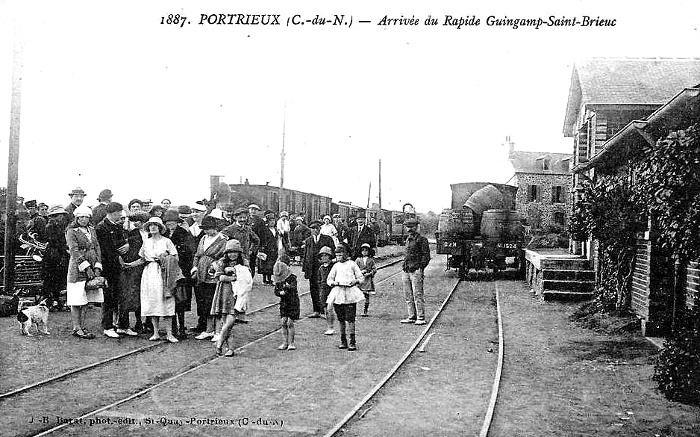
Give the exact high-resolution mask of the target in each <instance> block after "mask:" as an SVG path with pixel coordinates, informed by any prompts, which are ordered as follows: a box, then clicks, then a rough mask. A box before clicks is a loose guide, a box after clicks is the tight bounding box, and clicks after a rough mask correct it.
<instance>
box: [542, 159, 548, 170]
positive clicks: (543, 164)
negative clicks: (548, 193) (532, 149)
mask: <svg viewBox="0 0 700 437" xmlns="http://www.w3.org/2000/svg"><path fill="white" fill-rule="evenodd" d="M542 170H549V158H545V159H543V160H542Z"/></svg>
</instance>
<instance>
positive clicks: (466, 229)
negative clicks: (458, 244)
mask: <svg viewBox="0 0 700 437" xmlns="http://www.w3.org/2000/svg"><path fill="white" fill-rule="evenodd" d="M438 232H440V234H441V235H443V236H445V237H449V238H470V237H471V236H472V235H474V220H473V216H472V211H471V210H470V209H467V208H461V209H444V210H443V211H442V213H440V216H439V217H438Z"/></svg>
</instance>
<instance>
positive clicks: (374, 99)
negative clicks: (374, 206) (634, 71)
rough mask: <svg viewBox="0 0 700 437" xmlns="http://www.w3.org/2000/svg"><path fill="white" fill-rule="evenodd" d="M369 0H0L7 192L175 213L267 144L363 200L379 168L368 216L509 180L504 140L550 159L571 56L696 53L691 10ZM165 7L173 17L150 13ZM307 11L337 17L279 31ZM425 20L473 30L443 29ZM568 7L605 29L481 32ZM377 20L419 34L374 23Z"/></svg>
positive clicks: (303, 180)
mask: <svg viewBox="0 0 700 437" xmlns="http://www.w3.org/2000/svg"><path fill="white" fill-rule="evenodd" d="M379 3H380V2H361V1H353V2H350V1H335V2H327V1H325V2H324V1H305V2H301V1H268V2H254V1H236V2H231V1H226V2H224V1H208V2H196V1H178V0H173V1H151V2H140V1H139V2H136V1H120V2H109V1H107V2H87V1H74V2H68V1H46V2H42V1H32V2H13V1H4V2H0V130H1V131H2V132H3V133H2V134H0V156H1V157H3V158H2V162H3V163H4V164H0V181H2V182H0V186H4V185H6V184H5V183H4V181H6V180H7V168H6V162H7V160H6V158H4V157H7V156H8V143H9V138H10V119H11V114H10V108H11V96H12V91H13V85H12V83H13V82H12V76H13V71H20V75H21V78H22V86H21V100H20V102H21V117H20V158H19V181H18V192H19V194H20V195H21V196H23V197H24V198H25V199H38V200H39V201H43V202H45V203H48V204H55V203H61V204H66V203H68V201H69V198H68V193H69V192H70V191H71V190H72V189H73V188H75V187H77V186H80V187H82V188H83V189H84V190H85V191H86V192H87V198H86V203H87V204H95V203H96V202H97V201H96V199H97V195H98V193H99V191H101V190H102V189H104V188H110V189H111V190H112V191H113V192H114V200H117V201H121V202H123V203H127V202H128V201H129V200H130V199H132V198H134V197H139V198H150V199H152V200H153V201H155V202H159V201H160V200H161V199H162V198H164V197H167V198H170V199H171V200H172V201H173V203H174V204H176V205H177V204H184V203H188V204H191V203H193V202H194V201H195V200H198V199H201V198H203V197H209V176H210V175H222V176H224V181H226V182H228V183H239V182H241V181H243V180H245V179H248V180H249V182H250V183H251V184H265V183H268V182H269V183H270V185H275V186H278V185H279V183H280V152H281V148H282V145H283V144H284V147H285V152H286V155H285V163H284V186H285V187H286V188H290V189H296V190H301V191H308V192H314V193H318V194H322V195H326V196H330V197H332V198H333V199H334V201H337V200H342V201H349V202H352V203H354V204H357V205H360V206H365V205H366V204H367V200H368V192H369V198H370V201H371V202H377V200H378V199H377V198H378V186H379V181H378V173H379V172H378V163H379V160H380V159H381V163H382V187H381V188H382V202H383V205H382V206H383V207H385V208H390V209H401V206H402V204H403V203H405V202H411V203H412V204H413V205H414V206H415V207H416V209H417V210H418V211H419V212H426V211H429V210H432V211H436V212H437V211H440V210H441V209H442V208H445V207H448V206H449V203H450V184H452V183H459V182H470V181H488V182H496V183H505V182H506V181H507V180H508V179H509V178H510V177H511V176H512V167H511V166H510V165H509V163H508V161H507V147H505V146H504V145H503V144H504V143H505V138H506V136H510V137H511V139H512V141H513V142H514V143H515V149H516V150H528V151H549V152H560V153H570V151H571V150H572V148H573V142H572V139H571V138H565V137H564V136H563V133H562V128H563V122H564V115H565V110H566V102H567V97H568V89H569V84H570V80H571V72H572V67H573V65H574V63H575V62H576V61H577V60H578V59H582V58H588V57H593V56H607V57H698V56H700V53H698V51H699V50H700V49H699V48H698V47H700V46H698V44H697V41H699V40H700V38H699V37H700V34H699V33H698V23H700V8H698V7H697V6H695V5H694V3H693V2H692V1H681V0H667V1H665V2H663V3H659V2H658V1H654V2H652V1H638V2H635V4H634V7H632V6H629V5H626V4H625V3H624V2H611V1H598V0H595V1H528V2H522V1H515V0H502V1H490V2H486V1H482V2H464V1H461V2H457V1H442V2H412V1H403V2H381V4H379ZM617 3H620V4H619V5H618V4H617ZM219 13H221V14H236V13H244V14H278V15H279V21H280V23H281V25H280V26H262V25H258V26H252V25H251V26H243V25H226V24H222V25H208V24H206V25H200V24H198V23H199V21H200V19H201V16H202V14H205V17H206V16H208V15H209V14H219ZM169 14H180V15H184V16H187V18H188V20H189V24H186V25H185V26H182V27H180V26H178V25H167V24H160V23H161V19H162V18H161V17H165V19H167V17H168V15H169ZM316 14H318V15H319V16H320V17H329V18H332V17H333V16H334V14H338V15H344V16H345V19H346V20H347V21H348V22H349V20H350V19H352V20H353V22H352V25H349V26H348V25H345V26H328V25H326V26H314V25H313V24H312V23H310V22H309V23H305V24H304V25H296V26H295V25H291V26H287V25H286V24H287V19H292V18H293V17H295V16H297V15H298V16H299V17H301V19H302V20H305V19H312V18H314V17H315V16H316ZM429 15H430V16H431V17H432V18H436V19H437V20H438V25H437V26H427V25H425V24H424V23H425V19H426V18H428V16H429ZM445 15H452V16H454V17H460V16H461V17H467V18H468V17H472V16H473V17H475V18H478V19H479V20H480V24H479V25H478V26H463V27H461V28H457V27H456V26H445V25H443V24H444V21H445ZM584 15H588V16H591V17H601V18H604V19H614V20H616V21H615V23H616V24H615V26H609V27H582V26H569V27H563V26H556V27H554V26H553V27H547V26H542V27H541V28H539V29H534V28H531V27H520V28H518V29H513V28H512V27H508V26H488V25H487V23H486V20H487V18H488V17H489V16H495V17H496V18H505V17H508V18H531V17H542V18H543V19H544V20H545V21H546V20H547V19H548V17H550V16H554V17H556V18H562V17H566V18H574V17H579V20H580V19H581V17H582V16H584ZM385 16H387V17H389V18H401V17H402V16H403V17H404V18H409V19H410V18H414V17H415V18H416V19H417V20H418V22H419V25H416V26H405V25H392V26H382V25H380V24H379V23H380V20H382V18H384V17H385ZM360 20H364V21H369V23H359V21H360ZM15 49H17V52H18V53H21V55H20V57H19V58H14V56H13V53H15ZM13 59H19V61H13ZM18 66H21V68H18ZM370 184H371V187H370Z"/></svg>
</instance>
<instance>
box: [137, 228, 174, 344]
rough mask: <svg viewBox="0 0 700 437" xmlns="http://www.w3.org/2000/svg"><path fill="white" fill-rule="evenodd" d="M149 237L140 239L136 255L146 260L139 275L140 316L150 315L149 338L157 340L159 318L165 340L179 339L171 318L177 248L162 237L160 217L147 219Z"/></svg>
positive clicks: (172, 314)
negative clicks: (162, 324)
mask: <svg viewBox="0 0 700 437" xmlns="http://www.w3.org/2000/svg"><path fill="white" fill-rule="evenodd" d="M145 226H146V230H147V231H148V234H149V238H148V239H146V240H145V241H144V242H143V246H141V250H140V251H139V255H140V256H141V258H143V259H144V260H145V261H146V267H145V268H144V269H143V275H142V276H141V315H143V316H147V317H148V316H151V323H152V324H153V336H152V337H151V338H149V340H153V341H155V340H160V334H159V333H158V328H159V318H160V317H162V318H163V322H164V323H165V330H166V333H167V339H168V341H169V342H171V343H177V342H178V340H177V338H175V336H174V335H173V331H172V324H171V320H170V317H172V316H174V315H175V298H174V297H173V294H172V292H173V290H174V288H175V284H176V281H177V280H178V279H180V278H183V275H182V272H181V271H180V267H179V266H178V264H177V249H176V248H175V245H174V244H173V242H172V241H170V239H169V238H167V237H165V236H163V234H164V233H165V225H163V221H162V220H161V219H160V218H159V217H151V218H150V219H149V220H148V221H147V222H146V225H145Z"/></svg>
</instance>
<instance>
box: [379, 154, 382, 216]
mask: <svg viewBox="0 0 700 437" xmlns="http://www.w3.org/2000/svg"><path fill="white" fill-rule="evenodd" d="M379 209H380V210H381V209H382V160H381V159H380V160H379Z"/></svg>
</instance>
